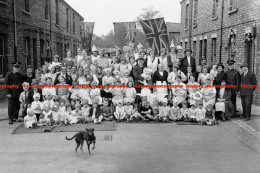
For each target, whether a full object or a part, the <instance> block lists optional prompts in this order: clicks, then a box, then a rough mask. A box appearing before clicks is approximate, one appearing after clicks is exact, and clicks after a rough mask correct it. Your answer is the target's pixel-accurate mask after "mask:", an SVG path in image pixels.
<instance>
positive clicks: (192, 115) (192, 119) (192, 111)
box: [189, 103, 197, 122]
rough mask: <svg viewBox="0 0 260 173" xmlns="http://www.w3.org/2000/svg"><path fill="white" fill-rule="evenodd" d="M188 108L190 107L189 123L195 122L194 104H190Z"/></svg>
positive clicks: (195, 111) (195, 110)
mask: <svg viewBox="0 0 260 173" xmlns="http://www.w3.org/2000/svg"><path fill="white" fill-rule="evenodd" d="M190 106H191V107H190V108H189V121H190V122H196V114H197V109H196V106H195V103H191V105H190Z"/></svg>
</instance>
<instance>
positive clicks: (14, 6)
mask: <svg viewBox="0 0 260 173" xmlns="http://www.w3.org/2000/svg"><path fill="white" fill-rule="evenodd" d="M13 19H14V61H15V62H16V61H17V35H16V33H17V28H16V4H15V0H13Z"/></svg>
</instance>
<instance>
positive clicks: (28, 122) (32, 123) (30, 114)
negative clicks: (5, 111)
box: [24, 109, 37, 128]
mask: <svg viewBox="0 0 260 173" xmlns="http://www.w3.org/2000/svg"><path fill="white" fill-rule="evenodd" d="M24 127H25V128H34V127H37V118H36V115H35V114H34V111H33V110H32V109H27V115H26V116H25V117H24Z"/></svg>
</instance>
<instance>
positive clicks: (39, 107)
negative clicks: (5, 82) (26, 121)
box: [31, 93, 43, 121]
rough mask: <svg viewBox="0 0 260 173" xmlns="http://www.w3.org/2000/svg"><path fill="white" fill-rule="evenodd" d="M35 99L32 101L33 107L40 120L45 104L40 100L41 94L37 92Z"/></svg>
mask: <svg viewBox="0 0 260 173" xmlns="http://www.w3.org/2000/svg"><path fill="white" fill-rule="evenodd" d="M33 99H34V101H33V102H32V105H31V108H32V109H33V110H34V113H35V115H36V118H37V121H39V120H40V115H41V113H42V109H43V104H42V102H40V94H39V93H35V94H34V95H33Z"/></svg>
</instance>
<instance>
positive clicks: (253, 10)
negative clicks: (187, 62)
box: [180, 0, 260, 105]
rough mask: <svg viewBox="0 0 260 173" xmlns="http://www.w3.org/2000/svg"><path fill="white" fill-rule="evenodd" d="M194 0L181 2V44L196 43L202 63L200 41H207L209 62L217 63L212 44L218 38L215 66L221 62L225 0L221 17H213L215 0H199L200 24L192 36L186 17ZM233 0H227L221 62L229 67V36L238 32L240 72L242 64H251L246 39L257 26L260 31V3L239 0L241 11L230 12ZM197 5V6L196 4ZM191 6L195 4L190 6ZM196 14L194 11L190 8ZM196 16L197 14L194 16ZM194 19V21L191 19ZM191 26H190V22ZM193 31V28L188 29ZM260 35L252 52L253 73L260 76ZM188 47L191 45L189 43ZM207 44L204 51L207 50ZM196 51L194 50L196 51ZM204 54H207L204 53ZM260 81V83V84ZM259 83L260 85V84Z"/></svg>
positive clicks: (238, 6) (197, 54)
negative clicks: (188, 7)
mask: <svg viewBox="0 0 260 173" xmlns="http://www.w3.org/2000/svg"><path fill="white" fill-rule="evenodd" d="M190 1H193V2H194V0H183V1H182V2H181V36H180V38H181V41H182V46H183V47H185V40H186V41H188V42H189V37H190V38H191V42H193V41H196V43H197V44H196V52H197V53H196V55H195V58H196V61H197V63H199V42H200V40H203V41H204V40H205V39H206V40H207V51H206V57H205V56H203V57H205V58H207V60H208V62H209V63H213V61H212V58H213V47H212V42H213V39H212V37H214V38H215V39H216V45H217V46H216V60H215V61H214V62H215V64H217V63H219V62H220V57H219V55H220V35H221V34H220V32H221V10H222V0H218V7H217V17H215V18H212V9H213V0H199V1H198V12H197V25H196V26H192V27H191V29H192V30H191V35H189V30H187V29H186V30H185V14H186V5H187V4H188V3H189V4H191V3H190ZM229 4H230V1H229V0H224V14H223V36H222V39H223V41H222V51H221V53H222V59H221V62H222V63H223V64H224V65H225V66H226V61H227V60H228V59H229V58H233V57H231V56H230V47H228V43H229V39H228V38H229V35H230V33H231V32H230V31H231V29H232V30H235V31H236V46H235V47H236V53H235V56H234V60H235V61H236V62H237V63H236V68H237V69H238V70H240V68H239V67H240V65H241V64H243V63H245V62H250V61H248V56H247V43H246V42H245V40H246V36H247V34H248V29H249V28H252V27H255V28H256V29H257V30H259V27H260V26H259V25H257V23H259V20H260V13H259V11H260V1H259V0H237V10H234V11H230V9H229ZM193 5H194V3H193ZM190 7H191V5H190ZM190 10H191V11H190V12H192V13H193V9H190ZM192 16H193V15H192ZM189 20H193V18H191V19H189ZM189 24H190V23H189ZM188 28H189V27H188ZM258 37H259V32H257V37H255V38H254V39H253V40H252V49H251V53H252V55H251V70H252V71H253V72H254V73H255V74H256V76H259V75H260V73H259V68H258V66H259V61H260V60H259V59H260V57H259V55H260V54H259V51H255V50H256V48H257V45H259V44H260V43H259V41H260V39H257V38H258ZM187 45H189V44H188V43H187ZM192 45H193V44H192V43H191V48H192V49H193V46H192ZM204 46H205V45H204V44H203V50H204ZM193 51H194V50H193ZM203 55H204V54H203ZM258 80H259V79H258ZM259 82H260V81H259ZM259 82H258V83H259ZM259 94H260V93H259V91H257V92H256V93H255V103H256V104H258V105H260V95H259Z"/></svg>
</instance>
